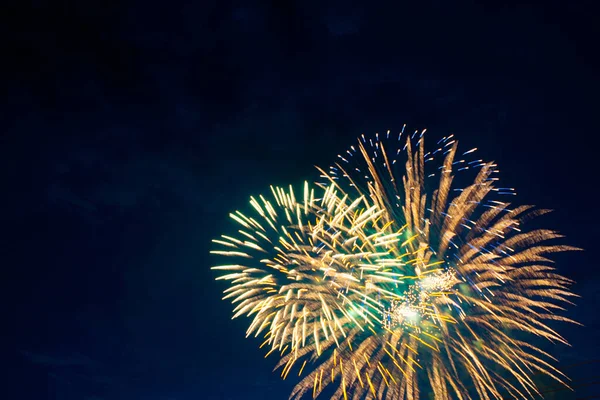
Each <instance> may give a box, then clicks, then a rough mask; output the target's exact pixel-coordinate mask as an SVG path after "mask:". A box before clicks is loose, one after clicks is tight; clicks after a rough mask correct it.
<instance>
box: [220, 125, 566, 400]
mask: <svg viewBox="0 0 600 400" xmlns="http://www.w3.org/2000/svg"><path fill="white" fill-rule="evenodd" d="M424 133H425V131H422V132H416V131H415V132H414V133H412V134H407V133H406V132H404V129H403V130H402V131H401V132H400V133H399V134H398V135H391V134H390V132H389V131H388V132H387V133H386V134H385V135H381V136H380V135H379V134H376V135H375V137H374V138H370V139H368V138H366V137H365V136H364V135H363V136H361V137H360V138H359V140H358V143H357V145H355V146H351V148H350V149H349V150H348V151H347V152H346V154H344V155H343V156H342V155H340V156H338V159H339V160H341V161H340V162H339V163H336V164H334V165H332V166H331V167H330V168H329V171H328V172H326V171H325V170H323V169H320V168H319V171H320V177H321V181H320V182H319V183H317V184H316V186H313V185H309V184H308V183H305V184H304V187H303V190H302V191H301V193H299V194H300V196H299V197H296V193H295V192H294V190H293V188H292V187H291V186H290V187H289V189H287V190H286V189H283V188H279V187H271V195H270V196H269V197H264V196H259V197H258V198H254V197H252V198H251V200H250V205H251V208H252V213H251V214H248V215H246V214H243V213H241V212H235V213H232V214H230V216H231V218H232V219H233V220H234V221H235V222H236V223H237V224H238V225H239V227H240V229H239V230H238V234H239V235H237V237H232V236H227V235H223V236H221V237H220V238H219V239H215V240H213V242H214V244H215V245H217V246H218V249H216V250H214V251H212V253H213V254H216V255H218V256H228V257H231V258H233V259H236V260H237V261H236V263H233V264H226V265H219V266H216V267H213V269H215V270H219V271H223V273H224V275H220V276H219V277H218V278H217V279H218V280H227V281H229V283H230V287H229V288H228V289H226V290H225V296H224V299H232V302H233V303H234V304H235V308H234V311H233V318H236V317H239V316H242V315H245V316H247V317H250V318H251V322H250V325H249V327H248V330H247V332H246V334H247V336H250V335H253V336H259V335H262V336H263V337H264V339H265V341H264V342H263V345H261V347H263V346H268V347H269V348H270V349H269V351H268V353H267V355H269V354H273V353H278V355H279V357H280V360H279V363H278V365H277V367H280V368H281V376H282V377H283V378H284V379H285V378H286V377H287V376H288V375H289V373H290V371H292V370H293V369H294V368H296V369H297V371H298V372H297V374H298V375H299V376H301V375H302V374H303V373H304V371H308V372H307V374H306V375H305V376H304V377H303V378H302V379H301V381H300V382H299V383H298V384H297V385H296V387H295V388H294V390H293V391H292V393H291V395H290V398H301V397H302V396H304V395H305V394H310V395H312V397H313V398H316V397H317V396H319V395H320V394H321V393H323V391H324V390H325V389H326V388H327V387H328V386H331V387H332V388H333V389H334V391H335V392H334V394H333V398H344V399H348V398H352V399H360V398H364V397H374V398H380V399H386V398H389V399H392V398H394V399H409V400H417V399H419V397H420V391H422V390H427V391H428V392H430V393H432V394H433V397H434V398H435V399H450V398H457V399H467V398H472V397H473V396H476V397H478V398H482V399H492V398H494V399H501V398H503V397H502V393H508V394H509V395H511V396H512V397H513V398H515V399H523V398H533V397H535V396H536V395H538V394H539V391H538V390H537V388H536V386H535V384H534V382H533V380H532V378H531V376H532V375H533V373H543V374H546V375H548V376H550V377H552V378H554V379H555V380H557V381H559V382H561V383H563V384H565V380H566V378H565V377H564V375H563V374H562V373H561V372H560V371H558V370H557V369H556V368H555V367H553V366H552V364H551V362H552V361H553V360H554V359H553V358H552V357H551V356H550V355H549V354H547V353H545V352H543V351H542V350H540V349H538V348H537V347H536V346H534V345H533V344H531V343H529V342H527V341H524V340H523V339H522V338H521V336H523V335H520V334H516V333H518V332H521V333H525V334H530V335H533V336H538V337H543V338H546V339H548V340H551V341H554V342H561V343H566V341H565V340H564V339H563V338H562V337H561V336H560V335H559V334H558V333H556V332H555V331H554V330H552V329H551V328H550V327H548V325H547V324H546V323H547V321H551V320H558V321H568V322H574V321H571V320H569V319H568V318H566V317H562V316H559V315H556V314H554V311H561V310H564V305H565V304H571V302H570V300H569V299H570V298H571V297H573V296H574V295H573V294H572V293H571V292H570V291H569V286H570V284H571V283H572V282H571V281H570V280H568V279H567V278H564V277H562V276H560V275H559V274H557V273H556V272H554V268H553V267H552V266H551V265H550V263H551V261H550V260H549V259H548V258H547V255H549V254H551V253H555V252H560V251H566V250H575V248H573V247H569V246H564V245H554V244H552V245H548V244H542V242H546V241H548V240H551V239H556V238H560V237H561V235H559V234H558V233H557V232H554V231H550V230H545V229H537V230H532V231H527V230H526V229H525V228H524V227H522V222H523V220H524V219H526V218H529V217H531V216H535V215H539V214H543V213H544V212H545V211H544V210H534V209H533V208H532V207H529V206H521V207H514V208H511V206H510V204H509V203H508V202H504V201H500V200H498V199H489V197H490V196H500V195H504V194H510V195H514V189H512V188H496V187H495V186H494V184H495V183H496V182H497V180H498V179H497V178H496V177H495V174H496V172H497V170H496V165H495V164H493V163H487V162H484V161H482V160H479V159H476V160H469V158H468V157H471V156H474V155H475V154H474V153H475V152H476V150H477V149H476V148H474V149H471V150H468V151H465V152H463V153H457V147H458V143H457V141H456V140H455V139H454V137H453V135H451V136H448V137H445V138H442V139H441V140H440V141H438V143H437V144H436V149H435V150H434V151H431V152H427V153H426V152H425V147H424V139H425V138H424ZM457 154H460V157H461V159H460V160H456V158H457V157H456V155H457ZM400 157H402V161H403V162H402V163H397V161H398V160H399V159H400ZM462 157H465V158H462ZM437 158H441V162H440V164H439V165H440V166H439V167H435V163H431V162H432V161H435V160H436V159H437ZM401 164H403V165H404V168H399V166H400V165H401ZM430 165H431V171H426V170H428V169H430V167H429V166H430ZM455 170H456V171H466V170H469V171H474V172H473V174H474V178H473V179H472V181H471V182H470V183H469V184H468V185H467V186H466V187H464V188H454V187H452V184H453V183H454V182H455V176H454V171H455ZM436 178H437V180H438V182H437V183H436V184H435V187H436V189H435V190H433V191H428V189H429V188H430V187H431V186H432V185H433V183H432V182H434V179H436ZM455 193H456V194H455ZM307 362H308V363H309V364H314V365H315V367H314V368H310V367H307ZM305 367H306V369H305ZM323 375H325V376H323ZM469 382H470V383H469ZM335 385H337V386H335Z"/></svg>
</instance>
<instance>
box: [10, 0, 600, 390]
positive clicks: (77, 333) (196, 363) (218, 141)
mask: <svg viewBox="0 0 600 400" xmlns="http://www.w3.org/2000/svg"><path fill="white" fill-rule="evenodd" d="M117 3H120V4H119V5H116V4H117ZM349 3H350V2H347V1H334V2H325V1H313V0H305V1H289V2H288V1H273V2H257V1H249V2H235V1H225V0H223V1H208V0H205V1H195V2H193V1H181V0H173V1H170V2H155V1H139V0H123V1H121V2H106V1H99V0H85V1H79V2H76V1H54V2H49V1H48V2H47V1H25V0H22V1H18V2H17V1H15V2H12V3H10V4H8V5H6V6H5V5H3V6H2V11H1V12H0V13H1V14H2V16H1V17H0V18H2V20H3V22H2V23H1V24H0V26H1V27H2V28H1V29H2V38H3V40H2V42H3V45H2V55H1V56H0V60H1V62H2V69H3V71H4V72H3V73H2V86H1V87H2V90H1V91H0V94H1V95H2V100H3V105H2V108H1V109H0V123H1V126H0V128H1V130H0V132H1V134H0V149H2V157H0V160H1V162H2V168H0V178H1V181H0V182H1V183H2V188H3V191H4V193H3V195H2V196H1V200H0V210H1V211H0V216H1V217H0V218H1V226H2V237H3V239H2V241H1V245H0V256H1V259H0V266H1V267H2V279H1V282H2V285H3V289H2V291H1V293H2V297H3V301H2V304H3V305H4V306H5V308H6V309H5V311H3V317H2V320H4V324H3V328H2V336H3V337H4V339H2V342H1V343H2V347H3V350H2V361H3V364H4V365H3V370H4V371H5V372H4V373H3V378H5V379H6V382H5V383H3V384H2V385H0V398H2V399H4V398H6V399H34V400H35V399H60V400H62V399H64V400H71V399H87V400H92V399H94V400H101V399H102V400H105V399H106V400H109V399H110V400H112V399H131V400H134V399H148V400H188V399H190V400H191V399H232V400H233V399H245V400H254V399H285V398H287V395H288V393H289V391H290V389H291V387H292V386H293V384H294V380H293V379H291V380H290V381H281V380H280V378H279V374H277V373H272V372H271V370H272V368H273V367H274V365H275V358H268V359H264V358H263V356H264V354H265V352H264V351H262V350H259V349H257V347H258V344H259V342H258V341H254V340H246V339H244V335H245V328H246V326H247V323H248V321H247V320H244V319H240V320H234V321H232V320H231V319H230V315H231V313H230V312H231V309H232V307H231V305H230V304H229V303H228V302H224V301H221V297H222V294H221V292H222V290H223V289H225V288H226V285H225V284H224V283H223V282H215V281H214V278H215V276H216V275H214V274H213V272H212V271H211V270H210V266H211V265H214V264H215V263H216V262H218V261H219V260H217V259H215V258H214V257H212V256H210V255H209V254H208V251H209V249H210V240H211V239H212V238H214V237H216V236H219V235H221V234H223V233H226V232H228V231H230V232H231V231H232V230H233V229H234V228H235V227H234V225H233V224H231V223H230V221H229V218H228V213H229V212H231V211H233V210H235V209H238V208H240V209H245V207H247V205H248V202H247V200H248V198H249V196H251V195H257V194H260V193H264V192H266V191H268V187H269V185H271V184H274V185H277V184H283V185H287V184H288V183H294V184H301V183H302V182H303V181H304V180H305V179H309V180H310V179H315V178H316V177H317V176H318V173H317V171H316V170H315V169H314V167H313V166H314V165H321V166H327V165H329V164H330V163H331V162H333V161H334V160H335V157H336V155H337V154H338V153H339V152H341V151H342V150H345V149H346V148H347V147H348V146H349V145H350V144H353V142H354V140H355V138H356V137H357V136H359V135H360V134H362V133H365V134H367V133H374V132H378V131H379V132H382V131H385V130H387V129H391V130H392V131H398V130H399V129H401V127H402V125H403V124H404V123H406V124H408V127H409V128H410V129H423V128H427V129H428V135H430V137H431V138H432V139H436V141H437V139H439V138H441V137H443V136H445V135H448V134H450V133H454V134H456V136H457V137H458V138H459V140H460V141H461V143H462V146H464V147H462V146H461V147H462V148H465V149H466V148H471V147H478V148H479V149H480V150H479V151H480V154H481V156H482V158H484V159H488V160H495V161H497V162H498V164H499V167H500V171H501V174H500V177H501V179H502V180H501V182H502V183H503V185H504V186H508V187H515V188H516V190H517V192H518V193H519V196H518V197H517V201H518V202H519V203H521V204H536V205H538V206H540V207H543V208H551V209H554V210H555V212H553V213H552V214H550V215H548V216H544V217H543V219H542V221H541V223H543V225H544V226H545V227H548V228H550V229H558V230H560V231H561V232H562V233H564V234H566V235H567V239H565V243H567V244H571V245H574V246H578V247H583V248H584V249H586V251H584V252H577V253H568V254H562V255H560V256H558V257H557V260H558V268H559V270H560V271H561V272H562V273H563V274H564V275H566V276H568V277H570V278H573V279H575V280H576V281H577V282H578V283H577V285H576V286H575V287H574V290H575V291H576V292H577V293H578V294H580V295H581V296H583V297H582V298H581V299H579V300H578V305H577V307H574V308H572V309H570V310H569V315H570V316H571V317H573V318H575V319H577V320H579V321H581V322H582V323H583V324H584V325H585V327H584V328H582V327H577V326H574V325H567V324H562V325H560V326H559V331H560V332H561V333H563V334H564V335H565V336H566V338H567V339H568V340H569V341H570V342H572V343H573V347H566V346H559V345H557V346H555V347H554V349H553V352H554V354H556V355H558V356H559V357H560V359H561V362H560V365H561V366H563V368H564V369H565V372H567V373H568V374H569V375H570V376H571V377H572V378H573V381H574V382H573V385H574V386H576V387H577V390H576V392H575V393H569V392H565V391H556V392H553V393H552V394H550V395H549V396H548V398H556V399H576V398H580V399H583V398H600V397H592V396H594V395H598V396H600V385H598V382H599V381H600V378H599V377H598V376H599V375H598V372H597V371H598V369H600V362H598V361H597V360H598V359H600V348H599V346H598V342H597V339H598V338H599V337H600V325H599V318H598V317H597V316H596V313H597V310H598V308H599V307H600V295H599V291H600V268H599V267H598V261H597V259H598V258H597V256H596V250H597V249H598V246H599V243H598V242H597V240H599V236H598V229H597V226H598V223H599V222H600V220H599V213H598V197H597V194H598V191H599V189H598V184H599V179H598V173H597V170H598V156H597V154H598V153H597V149H598V147H597V145H596V143H597V142H598V123H597V116H598V110H599V106H600V104H599V103H600V102H599V101H598V96H599V93H600V79H599V78H600V77H599V75H600V73H599V71H600V63H599V61H598V58H596V57H597V54H596V53H597V47H598V46H597V42H598V37H599V36H600V35H598V33H599V32H598V28H597V27H596V26H595V25H594V24H597V19H596V17H595V15H596V14H595V13H594V11H593V7H592V4H593V3H594V2H592V1H587V2H582V1H539V2H515V1H510V2H501V3H504V4H505V5H502V6H500V5H498V4H496V3H498V2H482V1H469V2H452V1H437V2H423V3H422V2H393V3H392V2H390V3H388V4H387V5H384V4H383V3H381V5H379V6H374V5H368V6H367V5H366V4H371V3H376V2H356V3H353V4H356V5H349ZM395 3H411V4H410V5H408V6H403V7H400V6H398V5H392V4H395ZM417 3H418V4H421V5H419V6H417ZM361 4H362V5H361ZM594 382H595V383H596V384H595V385H594V384H593V383H594ZM4 391H7V393H6V395H4V394H2V392H4ZM552 396H554V397H552Z"/></svg>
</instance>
